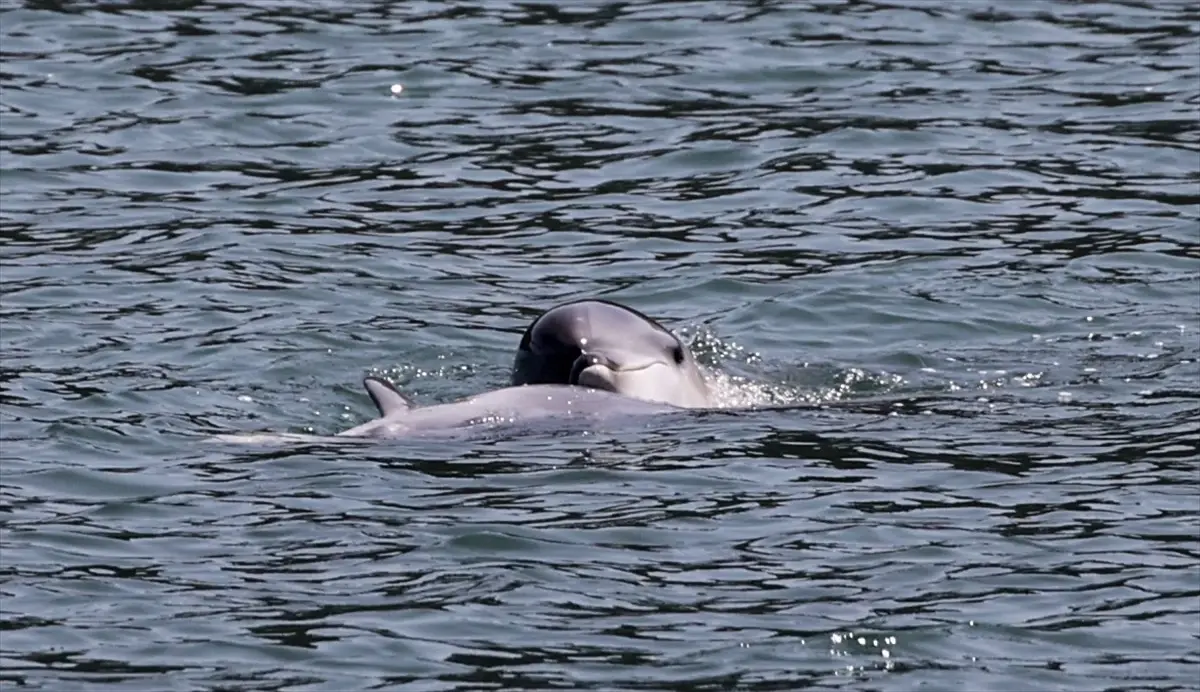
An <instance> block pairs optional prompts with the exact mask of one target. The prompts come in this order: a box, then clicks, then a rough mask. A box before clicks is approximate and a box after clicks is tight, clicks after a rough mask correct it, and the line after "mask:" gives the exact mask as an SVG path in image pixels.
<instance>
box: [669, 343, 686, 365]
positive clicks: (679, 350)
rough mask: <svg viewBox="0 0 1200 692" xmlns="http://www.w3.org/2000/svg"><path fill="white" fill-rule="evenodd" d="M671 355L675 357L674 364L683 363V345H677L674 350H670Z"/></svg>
mask: <svg viewBox="0 0 1200 692" xmlns="http://www.w3.org/2000/svg"><path fill="white" fill-rule="evenodd" d="M671 355H672V356H673V357H674V358H675V364H676V365H683V360H684V357H685V356H684V354H683V347H682V346H678V345H677V346H676V347H675V350H674V351H672V352H671Z"/></svg>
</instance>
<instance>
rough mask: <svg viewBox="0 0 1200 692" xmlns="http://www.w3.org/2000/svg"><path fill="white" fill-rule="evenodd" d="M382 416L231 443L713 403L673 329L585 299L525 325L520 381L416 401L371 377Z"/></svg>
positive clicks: (377, 434) (515, 376) (370, 435)
mask: <svg viewBox="0 0 1200 692" xmlns="http://www.w3.org/2000/svg"><path fill="white" fill-rule="evenodd" d="M363 384H364V385H365V386H366V388H367V393H368V394H370V396H371V399H372V400H373V401H374V402H375V405H376V407H377V408H378V409H379V414H380V417H379V418H377V419H375V420H373V421H370V422H368V423H364V424H362V425H359V426H356V427H354V428H351V429H349V430H346V431H343V432H341V433H338V435H337V436H335V437H324V438H322V437H317V436H311V435H294V434H276V433H262V434H253V433H252V434H235V435H222V436H218V438H217V439H218V440H221V441H225V442H242V443H262V442H304V441H321V440H325V441H347V440H353V439H387V438H403V437H416V436H424V435H428V434H442V433H453V432H455V431H460V432H461V431H462V430H464V429H470V428H485V429H495V428H503V427H512V426H514V425H524V424H536V423H538V422H547V421H553V422H556V423H557V422H565V421H567V420H572V421H576V422H580V423H585V424H586V423H591V422H599V421H602V420H609V419H613V418H618V417H621V416H644V415H651V414H661V413H669V412H671V411H679V410H681V409H683V408H699V407H705V406H709V405H711V404H710V401H709V395H708V389H707V386H706V385H705V383H704V377H703V376H702V375H701V373H700V371H699V368H698V367H697V366H696V362H695V359H694V358H693V357H692V354H691V353H690V352H689V351H688V349H687V347H686V346H684V345H683V343H682V342H680V341H679V339H677V338H676V337H675V336H674V335H673V334H671V333H670V332H669V331H667V330H666V329H665V328H663V327H662V326H661V325H660V324H658V323H657V322H655V321H654V320H652V319H650V318H649V317H646V316H645V315H643V314H641V313H639V312H637V311H635V310H632V309H630V308H627V307H625V306H622V305H618V304H616V303H610V302H607V301H598V300H584V301H577V302H572V303H566V304H563V305H559V306H556V307H554V308H551V309H550V310H547V311H546V312H544V313H542V314H541V315H540V316H539V317H538V318H537V319H535V320H534V321H533V323H532V324H530V325H529V328H528V329H526V330H525V334H524V335H523V336H522V338H521V342H520V344H519V346H518V348H517V355H516V359H515V360H514V363H513V370H512V385H513V386H510V387H505V388H503V389H497V390H494V391H490V392H484V393H483V394H479V395H476V396H473V397H469V398H466V399H462V400H460V401H456V402H452V403H448V404H437V405H433V406H421V407H418V406H414V405H413V404H412V403H411V402H410V401H409V400H408V399H406V398H405V397H404V395H402V394H401V393H400V392H398V391H397V390H396V389H395V388H394V387H393V386H392V385H391V384H389V383H387V382H385V381H383V380H380V379H378V378H374V377H368V378H366V379H365V380H363Z"/></svg>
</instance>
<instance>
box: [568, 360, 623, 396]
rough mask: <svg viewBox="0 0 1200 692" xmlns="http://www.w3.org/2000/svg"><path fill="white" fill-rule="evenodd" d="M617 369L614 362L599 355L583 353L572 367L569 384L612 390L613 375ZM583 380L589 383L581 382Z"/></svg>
mask: <svg viewBox="0 0 1200 692" xmlns="http://www.w3.org/2000/svg"><path fill="white" fill-rule="evenodd" d="M616 369H617V368H616V365H615V364H614V363H613V362H612V360H610V359H608V358H605V357H604V356H602V355H600V354H598V353H583V354H580V356H579V357H578V358H576V359H575V362H574V363H573V364H572V365H571V377H570V379H569V380H568V382H570V383H571V384H577V385H581V386H583V387H596V388H597V389H610V390H611V389H612V386H613V385H612V383H611V379H612V373H613V371H614V370H616ZM581 379H582V380H587V381H586V382H581V381H580V380H581Z"/></svg>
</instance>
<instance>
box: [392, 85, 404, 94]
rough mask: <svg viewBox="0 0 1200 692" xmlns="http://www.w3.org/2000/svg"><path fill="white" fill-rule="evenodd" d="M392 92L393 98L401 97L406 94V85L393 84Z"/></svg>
mask: <svg viewBox="0 0 1200 692" xmlns="http://www.w3.org/2000/svg"><path fill="white" fill-rule="evenodd" d="M391 91H392V96H399V95H400V94H403V93H404V85H403V84H393V85H392V89H391Z"/></svg>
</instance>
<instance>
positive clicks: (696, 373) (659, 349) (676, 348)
mask: <svg viewBox="0 0 1200 692" xmlns="http://www.w3.org/2000/svg"><path fill="white" fill-rule="evenodd" d="M512 383H513V384H514V385H528V384H570V385H578V386H581V387H591V388H593V389H602V390H606V391H610V392H615V393H617V394H623V395H625V396H628V397H633V398H635V399H642V400H644V401H657V402H661V403H664V404H672V405H674V406H680V407H683V408H701V407H706V406H711V405H712V404H711V401H710V399H709V395H708V386H707V385H706V384H705V383H704V376H703V375H701V374H700V369H699V368H698V367H697V366H696V359H695V358H694V357H693V356H692V353H691V351H689V350H688V348H687V346H685V345H684V344H683V342H681V341H680V340H679V339H678V338H677V337H676V336H675V335H674V334H672V333H671V332H669V331H667V329H666V328H664V327H663V326H662V325H661V324H659V323H658V322H655V321H654V320H653V319H651V318H649V317H647V316H645V315H643V314H642V313H640V312H638V311H637V310H634V309H633V308H629V307H626V306H624V305H620V304H618V303H612V302H609V301H606V300H580V301H575V302H571V303H564V304H562V305H558V306H556V307H553V308H551V309H549V310H547V311H546V312H544V313H542V314H541V316H539V317H538V318H537V319H536V320H534V321H533V323H532V324H530V325H529V328H528V329H526V330H525V334H524V336H522V337H521V343H520V344H519V345H518V346H517V356H516V359H515V360H514V361H513V370H512Z"/></svg>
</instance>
